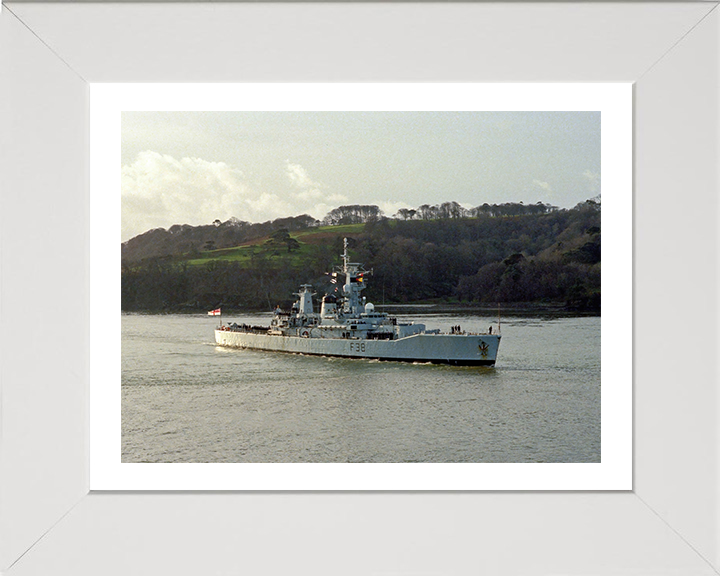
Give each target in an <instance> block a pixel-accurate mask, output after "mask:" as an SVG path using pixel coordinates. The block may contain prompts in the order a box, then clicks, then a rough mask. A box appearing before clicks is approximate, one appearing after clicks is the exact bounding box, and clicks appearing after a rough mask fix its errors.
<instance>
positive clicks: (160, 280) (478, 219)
mask: <svg viewBox="0 0 720 576" xmlns="http://www.w3.org/2000/svg"><path fill="white" fill-rule="evenodd" d="M448 204H451V203H448ZM440 206H443V205H440ZM440 206H438V208H440ZM530 206H536V205H530ZM530 206H526V207H525V210H526V212H524V213H521V214H512V215H511V214H506V215H496V214H492V213H490V212H484V213H481V214H479V215H477V216H473V217H468V216H467V215H465V216H446V217H443V218H441V217H435V218H423V217H418V216H414V217H412V218H407V219H403V218H397V219H388V218H384V217H382V216H378V217H374V218H372V219H370V220H368V221H367V222H365V223H364V226H363V227H362V232H361V233H359V234H355V235H353V237H352V239H351V253H352V258H353V261H357V262H363V263H364V264H365V266H366V268H368V269H371V270H372V276H371V277H370V278H369V281H368V288H367V290H366V291H365V292H364V294H365V295H366V296H367V297H368V299H369V300H371V301H373V302H376V303H383V302H385V303H400V302H418V301H436V302H458V303H480V304H488V305H492V304H496V303H498V302H499V303H510V302H526V303H536V304H537V303H561V304H563V305H564V306H566V307H568V308H570V309H575V310H594V311H599V306H600V267H601V233H600V230H601V228H600V213H601V209H600V203H599V201H597V200H588V201H586V202H583V203H581V204H578V205H577V206H575V207H574V208H572V209H545V210H542V209H538V208H535V210H536V211H535V212H532V211H531V210H530ZM438 213H439V212H436V213H435V214H438ZM340 214H341V213H340V212H335V217H337V216H338V215H340ZM368 214H369V213H367V212H366V213H365V217H367V216H368ZM361 215H362V213H361V211H357V210H348V211H347V213H346V214H345V216H344V217H347V218H351V217H352V218H357V217H360V216H361ZM376 216H377V213H376ZM342 218H343V217H340V218H339V219H338V221H337V223H338V224H340V223H347V221H346V220H343V219H342ZM284 223H285V224H290V225H288V226H285V227H283V228H278V229H275V230H273V227H272V226H271V227H268V234H267V236H268V237H267V239H266V240H265V241H264V243H263V244H261V245H260V246H259V247H258V249H257V250H255V249H253V250H252V251H251V261H250V262H249V263H248V262H244V263H241V262H223V261H220V260H210V261H209V262H207V264H205V265H196V266H190V265H188V264H187V262H186V261H185V260H183V259H182V258H180V259H178V258H173V257H170V256H168V255H165V256H161V257H150V258H146V259H144V260H143V261H141V262H134V263H130V262H127V261H125V262H124V263H123V271H122V306H123V310H148V311H153V310H154V311H158V310H167V311H169V310H181V309H190V310H194V309H205V308H207V309H210V308H215V307H218V306H224V307H226V308H243V309H252V310H265V309H269V308H271V307H273V306H274V305H275V304H278V303H280V304H282V305H287V304H288V303H290V301H291V299H292V293H293V292H294V291H296V290H297V287H298V285H300V284H302V283H309V284H313V286H314V287H315V289H316V290H317V291H318V292H324V291H328V292H329V291H332V290H333V289H334V288H335V286H333V285H331V284H330V283H329V279H328V277H327V275H325V272H327V271H329V270H330V269H331V268H332V266H333V265H336V264H339V258H338V255H339V254H340V253H341V252H342V237H343V235H344V234H343V233H341V232H337V233H335V234H332V233H328V232H327V231H318V235H317V238H316V239H314V240H312V242H313V246H312V248H313V249H312V250H305V251H303V250H299V243H298V242H297V241H296V240H294V239H293V236H292V235H293V232H294V231H297V230H298V229H307V228H308V227H310V228H312V227H314V226H317V224H313V223H309V224H310V225H309V226H308V225H307V224H306V226H305V228H296V227H294V226H293V225H294V224H296V223H297V222H296V221H294V220H293V219H284ZM215 227H216V229H220V228H222V227H223V223H221V224H220V226H215ZM320 232H322V233H320ZM311 238H312V237H307V241H308V242H309V241H311ZM268 247H270V248H274V250H268V249H267V248H268Z"/></svg>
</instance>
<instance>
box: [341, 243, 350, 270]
mask: <svg viewBox="0 0 720 576" xmlns="http://www.w3.org/2000/svg"><path fill="white" fill-rule="evenodd" d="M343 248H344V250H343V255H342V259H343V272H345V273H347V271H348V260H349V259H350V257H349V256H348V239H347V238H343Z"/></svg>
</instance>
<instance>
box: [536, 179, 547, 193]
mask: <svg viewBox="0 0 720 576" xmlns="http://www.w3.org/2000/svg"><path fill="white" fill-rule="evenodd" d="M533 184H535V186H539V187H540V188H542V189H543V190H545V191H547V192H552V186H550V184H548V183H547V182H542V181H540V180H533Z"/></svg>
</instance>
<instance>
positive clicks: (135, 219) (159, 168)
mask: <svg viewBox="0 0 720 576" xmlns="http://www.w3.org/2000/svg"><path fill="white" fill-rule="evenodd" d="M121 182H122V228H123V230H122V237H123V239H124V240H125V239H128V238H131V237H132V236H135V235H137V234H140V233H142V232H145V231H146V230H148V229H150V228H158V227H163V228H167V227H169V226H172V225H173V224H192V225H198V224H209V223H211V222H212V221H213V220H215V219H220V220H227V219H228V218H230V217H231V216H235V217H237V218H239V219H240V220H250V221H255V220H257V219H267V218H268V217H279V216H281V215H285V214H286V211H287V210H288V209H289V206H288V205H287V204H286V203H284V202H283V201H282V200H281V199H280V198H279V197H278V196H277V195H275V194H271V193H267V192H257V191H254V190H252V189H250V188H249V187H248V185H247V184H246V182H245V181H244V178H243V173H242V172H241V171H240V170H237V169H236V168H232V167H231V166H228V165H227V164H225V163H223V162H208V161H206V160H202V159H200V158H183V159H182V160H177V159H175V158H173V157H172V156H168V155H162V154H158V153H157V152H151V151H145V152H142V153H140V154H139V155H138V157H137V159H136V161H135V162H133V164H131V165H129V166H123V168H122V172H121Z"/></svg>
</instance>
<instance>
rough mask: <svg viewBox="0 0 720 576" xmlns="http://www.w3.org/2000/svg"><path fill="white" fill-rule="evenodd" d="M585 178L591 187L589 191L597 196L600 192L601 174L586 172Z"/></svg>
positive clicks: (584, 173)
mask: <svg viewBox="0 0 720 576" xmlns="http://www.w3.org/2000/svg"><path fill="white" fill-rule="evenodd" d="M582 175H583V178H585V179H586V180H587V181H588V184H589V187H588V191H589V192H590V193H592V194H597V193H598V192H600V173H599V172H593V171H592V170H585V172H583V173H582Z"/></svg>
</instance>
